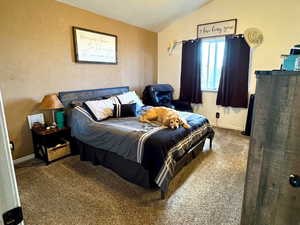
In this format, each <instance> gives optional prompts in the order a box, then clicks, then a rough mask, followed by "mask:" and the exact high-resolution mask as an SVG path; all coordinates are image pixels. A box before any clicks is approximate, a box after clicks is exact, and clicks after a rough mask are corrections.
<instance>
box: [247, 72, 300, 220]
mask: <svg viewBox="0 0 300 225" xmlns="http://www.w3.org/2000/svg"><path fill="white" fill-rule="evenodd" d="M299 75H300V74H293V75H291V76H290V75H288V76H287V75H276V76H275V75H261V76H258V79H257V86H256V99H255V105H254V121H253V132H252V136H251V141H250V149H249V156H248V165H247V174H246V183H245V192H244V202H243V212H242V219H241V225H300V189H296V188H293V187H292V186H291V185H290V184H289V182H288V178H289V175H290V174H292V173H295V174H300V160H299V158H300V153H299V152H300V88H299V87H300V76H299Z"/></svg>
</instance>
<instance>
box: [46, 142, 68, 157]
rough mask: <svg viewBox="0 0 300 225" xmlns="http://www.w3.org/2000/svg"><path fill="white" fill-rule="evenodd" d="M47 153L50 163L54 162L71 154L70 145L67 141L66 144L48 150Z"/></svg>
mask: <svg viewBox="0 0 300 225" xmlns="http://www.w3.org/2000/svg"><path fill="white" fill-rule="evenodd" d="M46 152H47V154H48V161H50V162H51V161H54V160H56V159H59V158H62V157H64V156H67V155H70V154H71V149H70V143H69V142H68V141H65V143H64V144H61V145H60V146H55V147H52V148H47V151H46Z"/></svg>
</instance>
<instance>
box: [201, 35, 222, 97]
mask: <svg viewBox="0 0 300 225" xmlns="http://www.w3.org/2000/svg"><path fill="white" fill-rule="evenodd" d="M224 48H225V37H220V38H206V39H203V40H202V56H201V89H202V90H204V91H217V90H218V88H219V81H220V78H221V72H222V66H223V57H224Z"/></svg>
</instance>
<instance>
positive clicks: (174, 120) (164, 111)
mask: <svg viewBox="0 0 300 225" xmlns="http://www.w3.org/2000/svg"><path fill="white" fill-rule="evenodd" d="M139 121H140V122H144V123H150V124H152V123H154V122H158V123H160V124H161V125H164V126H167V127H169V128H171V129H177V128H178V127H179V126H183V127H184V128H190V125H188V123H187V122H186V120H185V119H183V118H180V115H179V113H178V112H177V111H176V110H174V109H170V108H167V107H153V108H151V109H149V110H147V111H146V112H145V113H144V114H143V115H142V116H140V118H139Z"/></svg>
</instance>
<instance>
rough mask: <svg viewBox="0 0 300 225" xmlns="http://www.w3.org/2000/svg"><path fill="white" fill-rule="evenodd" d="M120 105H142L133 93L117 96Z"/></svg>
mask: <svg viewBox="0 0 300 225" xmlns="http://www.w3.org/2000/svg"><path fill="white" fill-rule="evenodd" d="M117 98H118V99H119V100H120V102H121V104H130V103H136V104H137V105H138V106H140V107H142V106H143V105H144V104H143V102H142V100H141V99H140V97H139V96H138V95H137V94H136V93H135V91H129V92H126V93H124V94H121V95H117Z"/></svg>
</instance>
